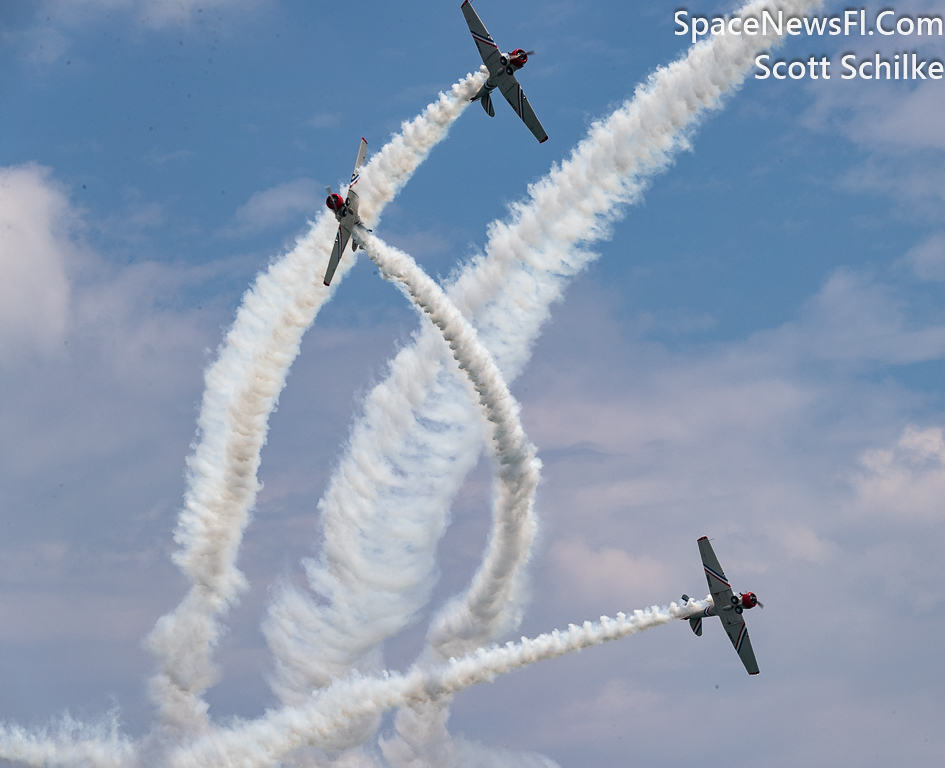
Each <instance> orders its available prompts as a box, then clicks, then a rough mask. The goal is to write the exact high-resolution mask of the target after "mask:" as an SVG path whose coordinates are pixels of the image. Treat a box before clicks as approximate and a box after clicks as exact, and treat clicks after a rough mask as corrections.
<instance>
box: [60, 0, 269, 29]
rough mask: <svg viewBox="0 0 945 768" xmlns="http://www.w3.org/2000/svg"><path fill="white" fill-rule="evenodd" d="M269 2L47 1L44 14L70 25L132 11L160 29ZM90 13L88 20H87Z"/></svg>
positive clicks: (184, 0)
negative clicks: (105, 15)
mask: <svg viewBox="0 0 945 768" xmlns="http://www.w3.org/2000/svg"><path fill="white" fill-rule="evenodd" d="M268 1H269V0H49V2H48V3H47V4H46V11H47V12H48V13H50V14H55V15H56V17H57V18H59V19H65V20H67V21H69V22H70V23H73V24H75V23H88V22H89V21H95V19H96V14H105V13H112V12H114V13H118V12H125V11H133V12H135V15H136V16H137V17H138V18H139V19H140V22H141V23H142V24H146V25H147V26H150V27H155V28H158V29H160V28H163V27H166V26H169V25H171V24H186V23H188V22H191V21H193V20H194V19H195V18H196V17H199V16H200V15H202V14H211V13H214V12H216V11H221V10H233V11H242V12H246V11H249V10H251V9H254V8H258V7H260V6H264V5H267V4H268ZM90 12H91V16H90Z"/></svg>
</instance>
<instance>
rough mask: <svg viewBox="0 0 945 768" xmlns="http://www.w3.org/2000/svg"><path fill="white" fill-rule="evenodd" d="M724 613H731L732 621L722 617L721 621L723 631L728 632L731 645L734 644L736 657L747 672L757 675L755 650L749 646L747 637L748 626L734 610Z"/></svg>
mask: <svg viewBox="0 0 945 768" xmlns="http://www.w3.org/2000/svg"><path fill="white" fill-rule="evenodd" d="M726 613H728V614H731V619H732V621H731V623H729V622H727V621H725V619H723V620H722V623H723V624H724V625H725V631H726V632H728V637H729V640H731V641H732V645H733V646H735V653H737V654H738V658H740V659H741V660H742V664H744V665H745V669H747V670H748V674H749V675H757V674H758V662H757V661H755V652H754V651H753V650H752V647H751V639H750V638H749V637H748V627H746V626H745V619H743V618H742V617H741V616H739V615H738V614H737V613H735V611H726ZM726 618H729V617H726Z"/></svg>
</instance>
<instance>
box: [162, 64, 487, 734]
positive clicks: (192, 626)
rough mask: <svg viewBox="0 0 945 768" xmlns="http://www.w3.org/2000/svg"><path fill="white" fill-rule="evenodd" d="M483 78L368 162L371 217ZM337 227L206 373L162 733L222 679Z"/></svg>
mask: <svg viewBox="0 0 945 768" xmlns="http://www.w3.org/2000/svg"><path fill="white" fill-rule="evenodd" d="M483 77H484V76H483V74H482V73H477V74H474V75H468V76H467V77H466V78H464V79H463V80H462V81H460V82H459V83H457V84H456V85H454V86H453V88H452V89H451V91H450V93H449V94H440V97H439V99H438V100H437V101H436V102H434V103H433V104H431V105H429V106H428V107H427V108H426V109H425V110H424V112H423V113H422V114H421V115H420V116H419V117H417V118H415V119H414V120H413V121H411V122H409V123H405V124H404V125H403V126H402V133H401V134H400V135H398V136H395V137H394V138H393V139H392V140H391V142H389V143H388V144H387V145H386V146H385V147H384V148H383V149H382V150H381V151H380V152H379V153H378V154H377V155H375V157H374V158H372V159H371V161H370V162H369V163H368V164H367V165H366V166H365V168H364V169H363V170H362V172H361V181H360V185H361V186H360V189H361V192H362V202H363V205H364V207H363V208H362V215H363V216H364V218H365V220H366V221H368V222H372V223H373V222H374V221H376V220H377V218H378V217H379V216H380V213H381V211H382V210H383V207H384V205H385V204H386V203H387V202H389V201H390V200H391V199H392V197H393V196H394V195H395V194H396V193H397V192H398V191H399V190H400V189H401V187H402V186H403V185H404V183H406V181H407V179H408V178H409V177H410V175H411V173H412V172H413V171H414V170H415V169H416V168H417V166H418V165H419V164H420V163H421V162H422V161H423V160H424V159H425V158H426V156H427V155H428V154H429V151H430V149H431V148H432V147H433V146H434V145H435V144H436V143H437V142H439V141H441V140H442V139H443V138H444V137H445V135H446V132H447V130H448V128H449V126H450V125H451V124H452V123H453V121H454V120H456V118H457V117H458V116H459V115H460V114H461V113H462V111H463V110H464V109H465V108H466V106H467V105H468V104H469V97H470V95H471V94H472V93H475V91H476V90H477V89H478V88H479V87H480V86H481V84H482V81H483ZM336 226H337V225H336V222H335V221H334V219H333V218H332V217H331V216H330V215H328V214H327V213H326V212H324V211H323V212H322V214H321V215H320V216H319V217H318V218H317V219H316V221H315V223H314V224H313V225H312V227H311V229H310V230H309V232H308V234H307V235H306V236H305V237H303V238H301V239H300V240H299V242H298V243H297V245H296V247H295V249H294V250H292V251H291V252H290V253H288V254H287V255H286V256H284V257H283V258H282V259H280V260H279V261H278V262H276V263H274V264H273V265H271V266H270V268H269V269H268V270H267V271H266V272H265V273H263V274H260V275H259V277H258V278H257V280H256V283H255V285H254V286H253V287H252V288H251V289H250V290H249V291H247V292H246V294H245V295H244V297H243V302H242V305H241V306H240V309H239V311H238V312H237V317H236V320H235V322H234V323H233V326H232V328H231V329H230V331H229V332H228V333H227V336H226V340H225V342H224V344H223V345H221V348H220V351H219V354H218V357H217V360H216V362H214V364H213V365H212V366H211V367H210V368H209V369H208V370H207V372H206V375H205V382H206V388H205V391H204V398H203V403H202V405H201V411H200V416H199V418H198V431H199V434H200V436H201V438H200V442H199V443H198V444H197V446H196V448H195V450H194V453H193V454H192V455H191V456H190V457H189V458H188V461H187V467H188V477H187V479H188V489H187V492H186V495H185V501H184V508H183V509H182V511H181V513H180V516H179V520H178V525H177V529H176V531H175V537H174V538H175V541H176V542H177V544H178V546H179V547H180V549H179V551H178V552H177V553H175V556H174V561H175V562H176V563H177V565H178V566H179V567H180V568H181V570H182V571H183V572H184V573H185V574H186V575H187V576H188V578H189V579H190V580H191V582H192V585H193V586H192V587H191V589H190V592H189V593H188V594H187V596H186V597H185V598H184V600H183V601H182V602H181V604H180V605H179V606H178V607H177V609H176V610H175V611H174V612H172V613H170V614H167V615H166V616H164V617H162V618H161V619H160V620H159V621H158V623H157V625H156V626H155V628H154V631H153V632H152V634H151V636H150V638H149V642H150V647H151V650H152V652H153V653H154V654H155V656H157V658H158V659H159V662H160V671H159V672H158V674H157V675H155V676H154V678H152V680H151V683H150V690H151V695H152V698H153V700H154V701H155V702H156V704H157V705H158V708H159V711H160V714H161V718H162V721H163V723H164V727H165V728H169V729H171V730H177V731H182V732H185V733H186V732H189V733H193V732H199V731H201V730H203V729H205V728H206V727H207V725H208V722H207V705H206V702H204V701H203V699H202V694H203V692H204V691H205V690H206V689H207V688H208V687H209V686H210V685H212V683H213V682H214V675H215V671H214V667H213V663H212V661H211V654H212V651H213V648H214V647H215V645H216V643H217V640H218V637H219V632H220V629H219V625H218V622H219V619H220V616H221V615H222V614H223V613H224V612H225V611H226V610H227V609H228V608H229V607H230V606H231V605H232V604H233V602H234V601H235V600H236V599H237V597H238V595H239V593H240V592H241V591H242V590H243V589H244V588H245V579H244V577H243V575H242V573H240V571H239V570H238V569H237V568H236V556H237V552H238V549H239V545H240V542H241V540H242V535H243V531H244V530H245V528H246V525H247V524H248V522H249V518H250V510H251V509H252V507H253V505H254V504H255V500H256V494H257V492H258V490H259V484H258V481H257V479H256V473H257V470H258V468H259V461H260V452H261V450H262V446H263V445H264V444H265V441H266V432H267V430H268V420H269V415H270V414H271V413H272V410H273V408H274V407H275V405H276V403H277V401H278V398H279V394H280V393H281V391H282V389H283V387H284V386H285V380H286V375H287V373H288V370H289V368H290V366H291V365H292V363H293V361H294V360H295V358H296V357H297V356H298V352H299V345H300V343H301V338H302V335H303V334H304V332H305V330H306V329H307V328H308V327H309V326H310V325H311V324H312V322H313V320H314V319H315V315H316V314H317V313H318V310H319V309H320V308H321V306H322V305H323V304H324V303H325V301H327V300H328V298H329V297H330V296H331V291H330V290H329V289H326V288H325V287H324V286H323V285H322V280H321V276H322V275H323V274H324V270H325V266H326V264H327V261H328V257H329V255H330V249H331V246H332V243H333V239H334V230H335V227H336ZM353 264H354V258H353V257H346V258H345V259H344V260H343V261H342V263H341V265H340V268H339V275H338V277H339V281H340V278H341V277H343V275H344V273H345V272H347V270H348V269H350V268H351V266H353ZM336 285H337V283H336Z"/></svg>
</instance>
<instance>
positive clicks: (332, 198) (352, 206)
mask: <svg viewBox="0 0 945 768" xmlns="http://www.w3.org/2000/svg"><path fill="white" fill-rule="evenodd" d="M366 156H367V141H366V140H365V138H364V137H363V136H362V137H361V146H360V147H358V159H357V160H356V161H355V163H354V171H353V172H352V174H351V183H350V184H349V185H348V196H347V197H346V198H344V199H342V197H341V195H339V194H338V193H337V192H332V191H331V187H325V189H326V190H327V191H328V199H327V200H325V205H327V206H328V208H329V209H330V210H331V212H332V213H334V214H335V218H336V219H338V234H337V235H335V247H334V248H332V249H331V258H330V259H329V260H328V269H327V270H325V285H331V278H332V277H333V276H334V274H335V270H336V269H337V268H338V262H339V261H341V256H342V254H344V252H345V246H347V245H348V240H350V239H351V232H352V230H353V229H354V228H355V227H356V226H357V225H358V224H360V223H361V217H360V216H358V193H357V192H355V191H354V185H355V184H357V183H358V179H359V178H360V176H361V174H360V173H359V172H360V170H361V167H362V166H363V165H364V158H365V157H366ZM356 250H358V244H357V242H353V243H351V251H352V253H353V252H354V251H356Z"/></svg>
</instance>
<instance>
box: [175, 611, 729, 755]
mask: <svg viewBox="0 0 945 768" xmlns="http://www.w3.org/2000/svg"><path fill="white" fill-rule="evenodd" d="M710 604H711V601H710V600H704V601H690V602H689V603H688V604H686V605H677V604H676V603H670V604H669V605H668V606H663V607H658V606H653V607H652V608H648V609H646V610H642V611H640V610H638V611H634V612H633V614H631V615H629V616H628V615H626V614H623V613H619V614H617V616H616V618H609V617H607V616H602V617H601V619H600V621H599V622H594V623H592V622H589V621H588V622H585V623H584V624H583V625H581V626H575V625H573V624H572V625H571V626H569V627H568V629H566V630H564V631H560V630H555V631H553V632H549V633H546V634H543V635H539V636H537V637H534V638H531V639H529V638H522V639H521V640H520V641H519V642H518V643H511V642H510V643H507V644H505V645H502V646H497V647H496V646H493V647H491V648H488V649H485V648H483V649H479V650H477V651H475V652H473V653H470V654H467V655H465V656H463V657H461V658H454V659H450V660H449V662H448V663H446V664H437V665H432V666H431V665H424V664H418V665H414V666H413V667H412V668H411V669H410V670H408V671H407V672H406V673H404V674H396V673H395V674H384V675H382V676H376V677H365V676H363V675H360V674H357V673H355V674H352V675H351V676H349V677H348V678H346V679H341V680H337V681H335V682H334V683H333V684H332V685H331V686H330V687H328V688H327V689H324V690H322V691H320V692H318V693H316V694H315V695H314V696H312V697H311V699H310V701H309V702H308V703H306V704H305V705H304V706H300V707H289V708H285V709H282V710H280V711H278V712H270V713H269V714H267V715H266V716H264V717H263V718H260V719H259V720H255V721H253V722H247V723H238V724H236V725H235V726H234V727H233V728H231V729H226V730H222V729H221V730H218V731H214V732H212V733H209V734H207V735H206V736H203V737H201V738H200V739H199V740H197V741H196V742H194V743H193V744H192V745H188V746H185V747H181V748H180V749H178V750H175V751H174V752H171V753H170V754H169V756H168V758H169V759H168V765H169V768H204V766H208V765H226V766H228V767H229V768H264V767H265V766H270V765H275V764H277V763H278V762H279V761H280V760H281V759H282V758H283V757H284V756H285V755H286V754H288V753H289V752H291V751H292V750H294V749H298V748H299V747H301V746H304V745H306V744H314V745H318V744H320V743H323V742H327V741H330V740H331V738H332V734H333V733H334V732H335V731H337V730H339V729H344V728H345V727H346V726H347V723H348V722H349V721H350V720H352V719H357V718H361V717H364V716H365V715H372V716H376V715H379V714H380V713H382V712H384V711H385V710H387V709H390V708H392V707H398V706H404V705H409V704H413V703H420V702H426V701H432V700H436V699H440V698H442V697H445V696H451V695H453V694H456V693H458V692H460V691H462V690H463V689H465V688H468V687H469V686H471V685H477V684H479V683H486V682H491V681H493V680H494V679H495V678H496V677H498V676H499V675H503V674H506V673H508V672H512V671H514V670H516V669H521V668H523V667H526V666H528V665H530V664H535V663H537V662H540V661H547V660H549V659H554V658H557V657H559V656H563V655H564V654H566V653H571V652H573V651H579V650H583V649H585V648H590V647H592V646H595V645H600V644H601V643H605V642H608V641H611V640H617V639H619V638H622V637H627V636H629V635H632V634H635V633H637V632H642V631H644V630H647V629H651V628H653V627H658V626H661V625H663V624H667V623H669V622H671V621H674V620H676V619H682V618H686V617H688V616H690V615H693V614H695V613H698V612H700V611H702V610H704V609H705V608H706V607H707V606H708V605H710Z"/></svg>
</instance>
